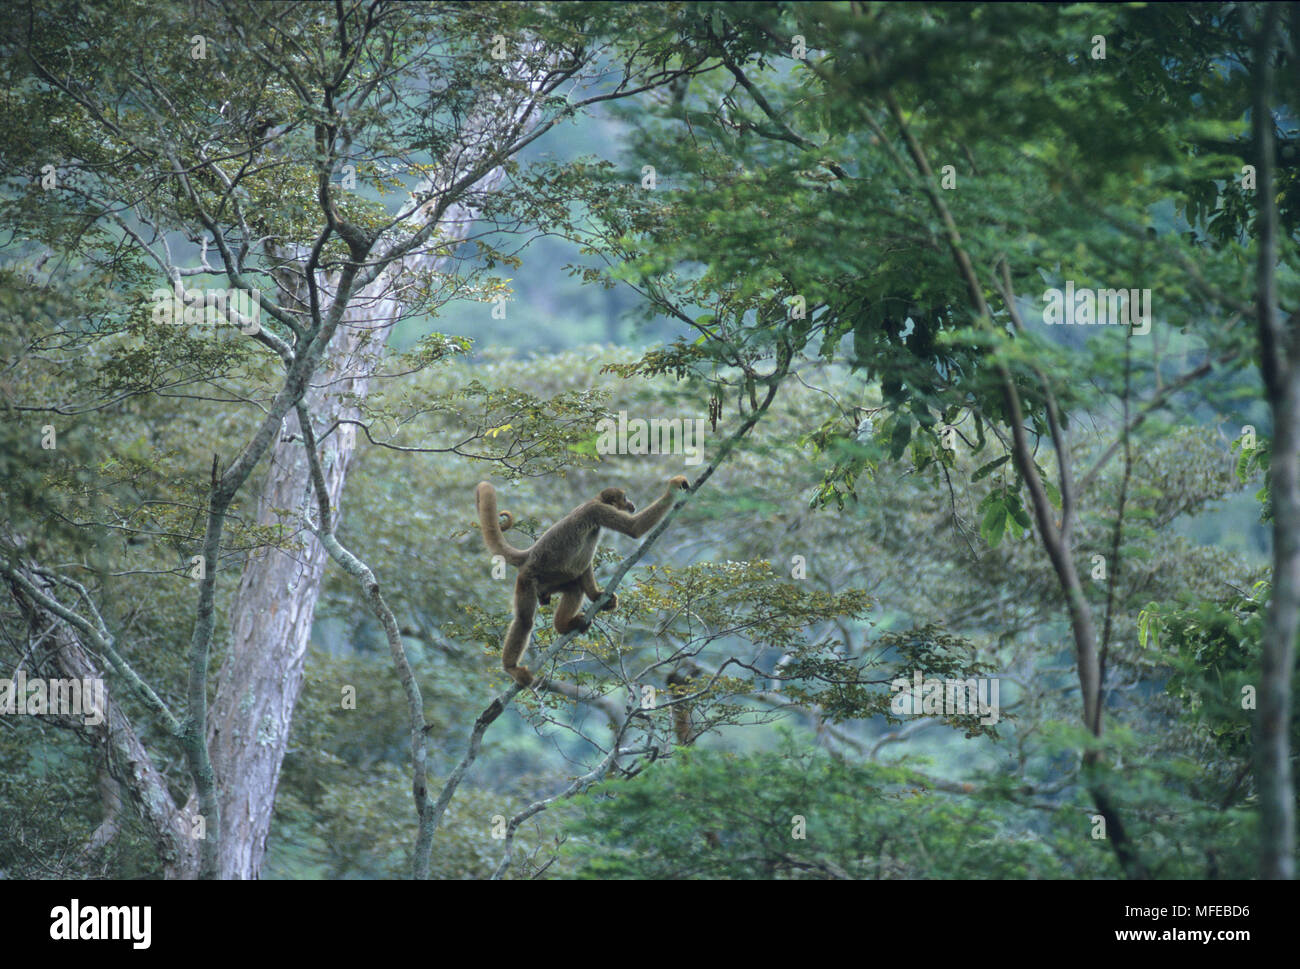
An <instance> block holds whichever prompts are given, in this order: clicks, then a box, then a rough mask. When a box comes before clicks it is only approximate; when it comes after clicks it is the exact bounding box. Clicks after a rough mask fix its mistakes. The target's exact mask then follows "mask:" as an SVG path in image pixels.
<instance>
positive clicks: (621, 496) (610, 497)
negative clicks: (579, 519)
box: [600, 488, 636, 515]
mask: <svg viewBox="0 0 1300 969" xmlns="http://www.w3.org/2000/svg"><path fill="white" fill-rule="evenodd" d="M600 500H601V502H603V503H604V504H606V505H613V506H614V507H615V508H621V509H623V511H625V512H627V513H628V514H629V515H630V514H631V513H632V512H634V511H636V505H634V504H632V502H630V501H628V500H627V492H626V491H624V490H623V489H622V488H606V489H605V490H604V491H602V492H601V493H600Z"/></svg>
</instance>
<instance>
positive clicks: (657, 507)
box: [593, 474, 690, 538]
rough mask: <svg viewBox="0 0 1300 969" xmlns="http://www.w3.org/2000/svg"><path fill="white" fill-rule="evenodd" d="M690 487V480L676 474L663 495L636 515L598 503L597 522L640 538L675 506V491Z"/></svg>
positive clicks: (594, 512)
mask: <svg viewBox="0 0 1300 969" xmlns="http://www.w3.org/2000/svg"><path fill="white" fill-rule="evenodd" d="M689 487H690V482H689V481H687V480H686V478H684V477H683V476H682V475H680V474H679V475H675V476H674V477H673V478H672V480H671V481H669V482H668V488H667V490H666V491H664V493H663V495H662V496H661V497H660V498H659V500H658V501H656V502H655V503H654V504H653V505H651V506H650V507H648V508H645V509H643V510H642V511H639V512H637V513H636V514H635V515H630V514H628V513H627V512H625V511H622V510H620V509H618V508H612V507H610V506H609V505H597V506H595V509H594V511H593V515H594V517H595V520H596V522H597V524H599V525H600V526H601V527H602V528H609V529H613V530H614V531H616V532H622V533H623V534H624V535H628V536H631V537H632V538H640V537H641V536H642V535H644V534H645V533H646V532H648V531H650V529H652V528H654V527H655V526H656V525H658V524H659V522H660V521H661V520H662V519H663V517H664V515H666V514H668V509H669V508H671V507H672V506H673V492H674V491H676V490H678V489H679V488H680V489H685V488H689Z"/></svg>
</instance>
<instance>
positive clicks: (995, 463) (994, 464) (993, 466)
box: [970, 454, 1011, 482]
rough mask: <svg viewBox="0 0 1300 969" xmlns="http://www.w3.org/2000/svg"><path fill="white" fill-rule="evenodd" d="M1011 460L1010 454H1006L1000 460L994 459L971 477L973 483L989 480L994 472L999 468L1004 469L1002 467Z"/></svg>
mask: <svg viewBox="0 0 1300 969" xmlns="http://www.w3.org/2000/svg"><path fill="white" fill-rule="evenodd" d="M1010 460H1011V455H1010V454H1004V455H1002V457H1000V458H994V459H993V460H992V461H990V462H989V463H988V464H986V465H984V466H983V467H981V468H980V469H979V470H978V471H976V472H975V473H974V474H973V475H971V476H970V479H971V481H972V482H976V481H980V480H982V479H984V478H987V477H988V476H989V475H990V474H991V473H992V472H994V471H996V470H997V469H998V468H1000V467H1002V465H1004V464H1006V463H1007V462H1008V461H1010Z"/></svg>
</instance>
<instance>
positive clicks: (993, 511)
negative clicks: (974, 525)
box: [980, 501, 1007, 548]
mask: <svg viewBox="0 0 1300 969" xmlns="http://www.w3.org/2000/svg"><path fill="white" fill-rule="evenodd" d="M1006 528H1007V506H1006V505H1005V504H1003V503H1002V502H1001V501H998V502H996V503H995V504H991V505H990V506H989V510H988V511H986V512H985V513H984V521H983V522H982V523H981V524H980V538H982V539H984V541H985V542H987V543H988V546H989V548H997V547H998V543H999V542H1001V541H1002V533H1003V532H1005V531H1006Z"/></svg>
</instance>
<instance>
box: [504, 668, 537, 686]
mask: <svg viewBox="0 0 1300 969" xmlns="http://www.w3.org/2000/svg"><path fill="white" fill-rule="evenodd" d="M505 671H506V672H507V673H509V674H510V676H511V678H512V679H514V681H515V682H516V683H518V684H519V685H520V686H528V685H529V684H530V683H532V682H533V674H532V673H529V672H528V667H527V666H507V667H505Z"/></svg>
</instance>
